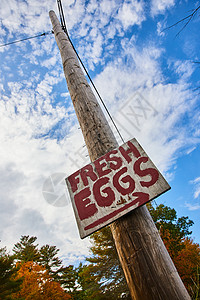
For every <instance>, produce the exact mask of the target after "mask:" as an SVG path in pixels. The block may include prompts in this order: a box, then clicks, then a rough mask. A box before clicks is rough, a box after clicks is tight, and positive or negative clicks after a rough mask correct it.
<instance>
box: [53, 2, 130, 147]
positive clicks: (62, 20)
mask: <svg viewBox="0 0 200 300" xmlns="http://www.w3.org/2000/svg"><path fill="white" fill-rule="evenodd" d="M57 3H58V10H59V15H60V22H61V27H62V29H63V31H64V32H65V33H66V35H67V38H68V39H69V42H70V44H71V46H72V48H73V50H74V52H75V53H76V56H77V58H78V60H79V61H80V63H81V65H82V67H83V69H84V71H85V73H86V75H87V77H88V79H89V80H90V82H91V84H92V86H93V88H94V90H95V92H96V93H97V95H98V97H99V99H100V101H101V103H102V105H103V107H104V109H105V110H106V112H107V114H108V116H109V118H110V120H111V122H112V123H113V125H114V127H115V129H116V131H117V133H118V135H119V136H120V138H121V140H122V142H123V143H125V141H124V139H123V137H122V135H121V133H120V131H119V129H118V127H117V125H116V123H115V121H114V120H113V117H112V116H111V114H110V112H109V110H108V108H107V106H106V104H105V103H104V101H103V99H102V97H101V95H100V94H99V92H98V90H97V88H96V86H95V84H94V82H93V80H92V78H91V77H90V75H89V73H88V71H87V69H86V67H85V65H84V63H83V62H82V60H81V58H80V56H79V54H78V52H77V51H76V49H75V47H74V45H73V43H72V41H71V39H70V37H69V34H68V31H67V27H66V23H65V17H64V12H63V8H62V3H61V0H57Z"/></svg>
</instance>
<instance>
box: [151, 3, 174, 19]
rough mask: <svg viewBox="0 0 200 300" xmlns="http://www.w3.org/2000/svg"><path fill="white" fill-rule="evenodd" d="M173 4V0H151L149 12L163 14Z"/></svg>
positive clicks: (154, 14)
mask: <svg viewBox="0 0 200 300" xmlns="http://www.w3.org/2000/svg"><path fill="white" fill-rule="evenodd" d="M174 5H175V0H151V13H152V15H153V16H156V15H158V14H164V13H165V11H166V10H167V9H170V8H171V7H173V6H174Z"/></svg>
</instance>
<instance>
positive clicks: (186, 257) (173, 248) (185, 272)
mask: <svg viewBox="0 0 200 300" xmlns="http://www.w3.org/2000/svg"><path fill="white" fill-rule="evenodd" d="M160 234H161V237H162V239H163V242H164V244H165V246H166V248H167V250H168V252H169V254H170V256H171V257H172V259H173V262H174V264H175V266H176V269H177V271H178V273H179V275H180V277H181V279H182V281H183V283H184V285H185V287H186V288H187V290H188V292H189V293H190V294H192V291H194V290H195V283H196V284H197V285H198V273H199V270H200V245H199V244H197V243H194V242H193V240H192V239H191V238H188V237H186V238H183V239H182V240H180V241H179V242H178V241H177V240H176V238H175V237H173V235H172V234H170V232H169V231H167V230H165V231H162V230H160Z"/></svg>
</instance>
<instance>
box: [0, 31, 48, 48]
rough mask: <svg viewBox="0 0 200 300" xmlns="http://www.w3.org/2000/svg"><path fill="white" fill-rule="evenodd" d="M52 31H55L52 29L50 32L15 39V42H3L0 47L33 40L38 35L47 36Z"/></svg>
mask: <svg viewBox="0 0 200 300" xmlns="http://www.w3.org/2000/svg"><path fill="white" fill-rule="evenodd" d="M52 33H53V32H52V31H50V32H43V33H41V34H38V35H34V36H31V37H28V38H24V39H21V40H16V41H13V42H10V43H6V44H3V45H0V48H1V47H5V46H9V45H13V44H16V43H20V42H24V41H28V40H31V39H35V38H38V37H41V36H45V35H48V34H52Z"/></svg>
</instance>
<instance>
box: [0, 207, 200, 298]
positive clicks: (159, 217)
mask: <svg viewBox="0 0 200 300" xmlns="http://www.w3.org/2000/svg"><path fill="white" fill-rule="evenodd" d="M148 208H149V211H150V213H151V216H152V218H153V220H154V222H155V224H156V226H157V228H158V230H159V232H160V235H161V237H162V239H163V241H164V244H165V246H166V248H167V250H168V252H169V254H170V256H171V258H172V259H173V262H174V264H175V266H176V268H177V271H178V272H179V274H180V276H181V278H182V280H183V283H184V284H185V286H186V288H187V290H188V292H189V294H190V296H191V298H192V299H196V300H197V299H200V292H199V284H200V280H199V276H200V245H199V244H197V243H194V242H193V240H192V238H191V237H190V235H191V234H192V231H191V230H190V227H191V226H192V225H193V221H191V220H189V219H188V217H180V218H178V217H177V213H176V211H175V209H172V208H170V207H168V206H165V205H163V204H160V205H159V206H157V207H154V206H153V205H152V204H151V203H149V204H148ZM90 239H91V247H90V256H89V257H87V258H86V260H85V261H84V262H81V263H80V264H79V266H78V267H75V266H74V265H68V266H64V265H63V263H62V261H61V259H59V254H58V253H59V249H57V247H56V246H50V245H43V246H41V247H39V245H38V244H37V237H34V236H28V235H27V236H21V238H20V241H19V242H18V243H16V244H15V245H14V246H13V249H12V253H11V254H10V253H8V252H7V250H6V248H5V247H4V248H0V299H21V300H22V299H34V300H40V299H41V300H42V299H44V300H45V299H52V300H59V299H64V300H65V299H74V300H90V299H93V300H103V299H109V300H112V299H113V300H116V299H131V298H130V294H129V291H128V287H127V284H126V280H125V277H124V274H123V270H122V268H121V265H120V262H119V259H118V255H117V252H116V248H115V246H114V240H113V238H112V233H111V231H110V228H109V226H107V227H105V228H103V229H101V230H99V231H97V232H95V233H94V234H92V235H91V236H90Z"/></svg>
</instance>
